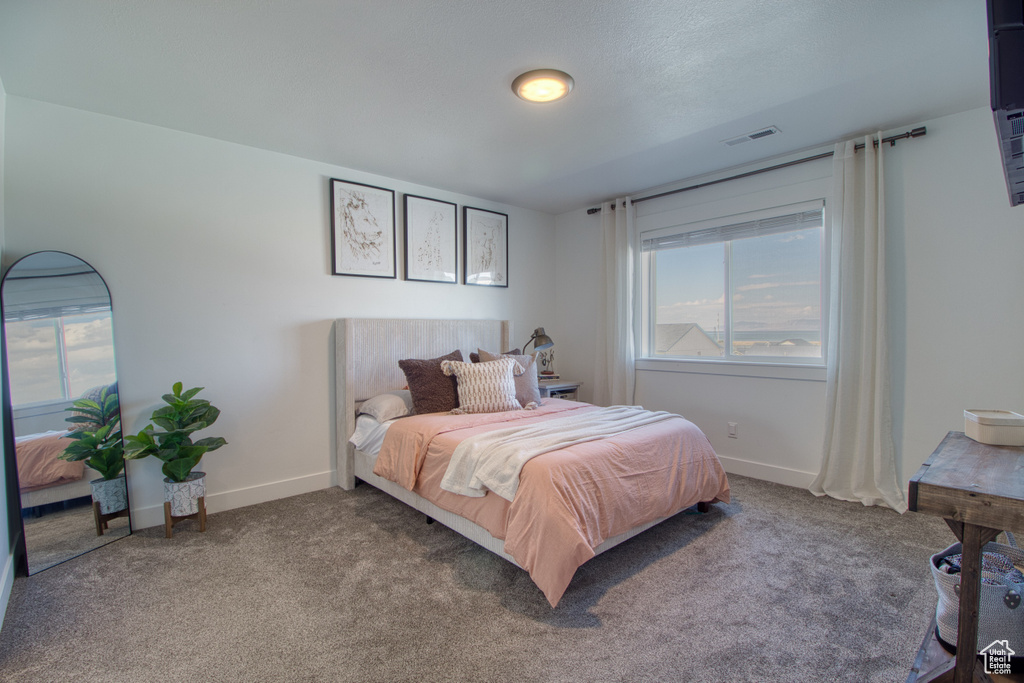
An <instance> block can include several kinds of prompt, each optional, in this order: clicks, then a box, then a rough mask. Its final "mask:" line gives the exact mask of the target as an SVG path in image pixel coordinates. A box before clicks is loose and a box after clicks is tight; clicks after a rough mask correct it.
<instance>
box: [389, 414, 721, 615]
mask: <svg viewBox="0 0 1024 683" xmlns="http://www.w3.org/2000/svg"><path fill="white" fill-rule="evenodd" d="M595 409H596V407H595V406H592V405H589V404H586V403H577V402H574V401H564V400H560V399H546V400H545V401H544V405H543V406H541V407H540V408H539V409H537V410H535V411H527V410H524V411H513V412H504V413H488V414H475V415H448V414H445V413H432V414H429V415H415V416H411V417H406V418H402V419H401V420H398V421H397V422H395V423H394V424H393V425H392V426H391V428H390V429H389V430H388V433H387V436H386V437H385V439H384V444H383V446H382V448H381V451H380V454H379V456H378V457H377V463H376V465H375V466H374V469H373V471H374V473H375V474H377V475H378V476H381V477H384V478H385V479H390V480H391V481H394V482H396V483H397V484H399V485H401V486H403V487H404V488H406V489H408V490H410V491H414V492H415V493H417V494H419V495H420V496H422V497H424V498H426V499H427V500H430V501H431V502H433V503H434V504H435V505H437V506H438V507H441V508H444V509H445V510H448V511H450V512H454V513H456V514H458V515H460V516H462V517H465V518H467V519H469V520H470V521H472V522H474V523H476V524H478V525H480V526H482V527H483V528H485V529H487V531H488V532H490V534H491V535H492V536H494V537H495V538H497V539H502V540H504V542H505V552H506V553H508V554H509V555H511V556H512V557H513V558H515V560H516V562H518V563H519V565H520V566H521V567H523V568H524V569H526V570H527V571H528V572H529V573H530V578H532V579H533V581H534V583H536V584H537V586H538V587H539V588H540V589H541V591H542V592H543V593H544V596H545V597H546V598H547V599H548V602H550V603H551V606H552V607H554V606H555V605H557V604H558V601H559V599H561V597H562V594H563V593H564V592H565V589H566V588H567V587H568V585H569V581H570V580H571V579H572V577H573V574H575V573H576V569H577V568H578V567H579V566H580V565H582V564H583V563H584V562H586V561H587V560H589V559H590V558H592V557H593V556H594V555H595V553H594V548H596V547H597V546H599V545H600V544H601V543H603V542H604V541H605V540H606V539H608V538H611V537H613V536H616V535H618V534H621V533H624V532H626V531H629V530H630V529H632V528H634V527H636V526H639V525H641V524H644V523H647V522H651V521H654V520H656V519H659V518H661V517H667V516H669V515H672V514H675V513H676V512H679V511H680V510H683V509H685V508H687V507H690V506H691V505H693V504H695V503H698V502H702V501H707V502H710V501H722V502H726V503H727V502H729V482H728V480H727V479H726V476H725V471H724V470H723V469H722V465H721V463H720V462H719V461H718V457H717V456H716V455H715V452H714V450H713V449H712V448H711V444H710V443H708V440H707V437H705V436H704V434H703V432H701V431H700V430H699V429H698V428H697V427H696V426H695V425H694V424H693V423H691V422H689V421H687V420H685V419H683V418H682V417H678V418H672V419H670V420H666V421H663V422H658V423H655V424H652V425H648V426H646V427H641V428H639V429H634V430H632V431H629V432H626V433H623V434H620V435H617V436H615V437H612V438H607V439H601V440H597V441H590V442H587V443H582V444H577V445H575V446H571V447H569V448H565V449H562V450H558V451H553V452H551V453H545V454H544V455H540V456H537V457H535V458H533V459H531V460H530V461H529V462H527V463H526V465H525V466H524V467H523V470H522V473H521V475H520V484H519V491H518V493H517V494H516V496H515V499H514V500H513V501H512V502H511V503H509V502H508V501H506V500H505V499H503V498H501V497H499V496H497V495H495V494H494V493H491V492H488V493H487V494H486V495H485V496H484V497H483V498H470V497H467V496H460V495H458V494H454V493H449V492H447V491H443V490H441V488H440V483H441V479H442V477H444V473H445V469H446V468H447V466H448V461H449V459H450V458H451V454H452V452H453V451H454V450H455V447H456V446H457V445H458V444H459V442H460V441H462V440H463V439H465V438H467V437H469V436H471V435H473V434H478V433H481V432H484V431H487V430H488V429H493V428H495V427H496V426H500V427H508V426H511V425H512V424H514V423H517V422H519V423H521V424H532V423H534V422H536V421H539V420H544V419H548V416H551V415H557V414H559V413H561V414H562V415H565V414H567V413H566V411H571V410H595Z"/></svg>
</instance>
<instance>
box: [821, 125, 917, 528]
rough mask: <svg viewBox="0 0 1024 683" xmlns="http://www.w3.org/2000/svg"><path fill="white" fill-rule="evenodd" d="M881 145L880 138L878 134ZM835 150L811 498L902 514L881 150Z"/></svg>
mask: <svg viewBox="0 0 1024 683" xmlns="http://www.w3.org/2000/svg"><path fill="white" fill-rule="evenodd" d="M878 139H879V140H881V139H882V136H881V134H878ZM863 142H864V149H863V150H861V151H859V152H857V153H854V151H855V150H854V147H855V143H856V141H854V140H850V141H848V142H845V143H840V144H838V145H836V149H835V157H834V159H833V170H832V173H833V191H832V212H831V213H832V221H833V232H832V235H833V251H832V273H833V275H834V276H835V275H838V277H834V278H833V281H834V282H836V283H837V286H833V287H832V290H831V292H832V295H831V306H830V309H829V310H830V314H829V318H830V324H829V341H828V351H827V359H828V360H827V363H828V374H827V377H828V384H827V399H826V421H825V443H824V449H823V451H824V452H823V457H822V465H821V472H820V473H819V474H818V476H817V478H816V479H815V480H814V482H813V483H812V484H811V487H810V490H811V492H812V493H814V494H815V495H818V496H821V495H829V496H832V497H833V498H839V499H841V500H850V501H860V502H861V503H863V504H864V505H887V506H889V507H891V508H893V509H894V510H897V511H898V512H905V511H906V510H907V503H906V499H905V498H904V496H903V489H902V486H901V485H900V483H899V481H898V480H897V476H896V456H895V448H894V447H893V438H892V412H891V407H890V398H889V396H890V393H889V353H888V327H887V325H886V288H885V194H884V191H883V186H884V177H883V172H882V146H881V145H879V147H878V148H877V149H876V148H875V146H874V140H873V139H872V138H871V136H868V137H866V138H864V140H863Z"/></svg>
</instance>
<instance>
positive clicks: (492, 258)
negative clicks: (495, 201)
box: [462, 206, 508, 287]
mask: <svg viewBox="0 0 1024 683" xmlns="http://www.w3.org/2000/svg"><path fill="white" fill-rule="evenodd" d="M462 231H463V240H462V241H463V244H462V258H463V268H462V278H463V280H462V281H463V282H465V283H466V284H467V285H483V286H486V287H508V215H507V214H504V213H498V212H497V211H487V210H486V209H474V208H473V207H470V206H464V207H462Z"/></svg>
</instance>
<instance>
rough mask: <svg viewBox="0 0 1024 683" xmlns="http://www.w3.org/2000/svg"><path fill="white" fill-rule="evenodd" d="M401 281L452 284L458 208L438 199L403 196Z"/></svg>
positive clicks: (454, 280)
mask: <svg viewBox="0 0 1024 683" xmlns="http://www.w3.org/2000/svg"><path fill="white" fill-rule="evenodd" d="M403 201H404V203H405V279H406V280H417V281H420V282H449V283H451V284H453V285H454V284H456V283H457V282H458V280H457V279H456V273H455V263H456V259H455V252H456V244H457V243H458V232H457V227H456V225H455V216H456V213H457V209H458V207H457V206H456V205H455V204H452V203H451V202H442V201H440V200H438V199H430V198H428V197H418V196H416V195H413V194H407V195H405V197H404V199H403Z"/></svg>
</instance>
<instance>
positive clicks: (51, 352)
mask: <svg viewBox="0 0 1024 683" xmlns="http://www.w3.org/2000/svg"><path fill="white" fill-rule="evenodd" d="M0 303H2V310H3V321H4V328H3V329H4V357H5V359H6V362H7V367H6V372H5V373H4V379H5V380H6V383H7V384H6V387H4V389H5V391H4V395H5V397H6V399H7V400H6V401H5V405H4V410H5V411H8V413H7V415H6V416H5V419H6V420H7V422H6V424H8V425H10V426H12V429H11V430H10V431H11V432H13V433H10V434H7V435H6V438H7V443H6V447H5V449H4V450H5V453H6V457H7V458H8V459H9V460H10V459H14V462H13V463H12V462H8V463H7V465H8V466H7V472H9V473H10V472H12V471H16V472H17V482H18V492H17V496H18V500H17V501H14V500H11V501H8V502H9V509H11V511H12V512H14V513H15V514H17V513H20V518H21V522H22V525H23V529H24V533H23V534H22V539H23V544H24V546H23V549H24V556H25V557H27V565H26V563H22V564H21V567H20V569H21V570H22V571H26V572H27V573H28V574H35V573H36V572H39V571H41V570H43V569H47V568H49V567H52V566H54V565H57V564H60V563H61V562H64V561H66V560H69V559H71V558H73V557H77V556H78V555H81V554H82V553H85V552H88V551H90V550H94V549H96V548H99V547H100V546H103V545H106V544H107V543H110V542H112V541H114V540H116V539H118V538H122V537H124V536H126V535H128V534H130V533H131V517H130V513H129V505H128V486H127V480H126V479H125V473H124V460H123V458H122V447H123V446H122V443H121V424H120V420H121V413H120V408H119V401H118V395H117V374H116V371H115V367H114V334H113V316H112V309H111V305H110V292H109V290H108V289H107V285H106V283H105V282H104V281H103V278H102V277H100V274H99V273H97V272H96V270H95V269H93V268H92V266H90V265H89V264H88V263H86V262H85V261H83V260H81V259H80V258H77V257H75V256H71V255H70V254H65V253H63V252H58V251H41V252H37V253H35V254H30V255H28V256H26V257H24V258H22V259H21V260H19V261H18V262H17V263H15V264H14V265H12V266H11V267H10V269H8V271H7V273H6V275H4V278H3V284H2V285H0ZM12 464H15V465H16V469H15V467H12V466H11V465H12ZM9 490H10V487H9ZM9 495H12V494H9Z"/></svg>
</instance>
